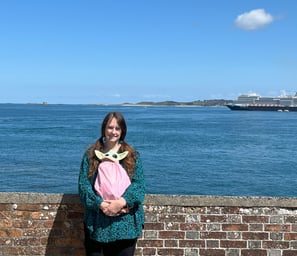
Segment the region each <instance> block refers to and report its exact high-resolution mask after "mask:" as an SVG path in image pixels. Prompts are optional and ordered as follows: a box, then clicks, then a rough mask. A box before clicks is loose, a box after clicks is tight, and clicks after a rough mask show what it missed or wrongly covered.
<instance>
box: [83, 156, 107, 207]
mask: <svg viewBox="0 0 297 256" xmlns="http://www.w3.org/2000/svg"><path fill="white" fill-rule="evenodd" d="M88 172H89V158H88V152H86V153H85V154H84V156H83V159H82V162H81V166H80V173H79V180H78V191H79V196H80V200H81V202H82V204H83V206H84V208H85V209H89V210H94V211H96V212H98V211H99V206H100V204H101V203H102V202H103V199H102V198H101V197H100V196H98V195H97V194H96V193H95V191H94V189H93V184H92V183H93V179H94V178H89V177H88Z"/></svg>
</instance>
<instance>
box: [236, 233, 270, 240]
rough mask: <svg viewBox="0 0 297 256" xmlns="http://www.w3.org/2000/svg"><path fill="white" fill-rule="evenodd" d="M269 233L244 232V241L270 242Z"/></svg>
mask: <svg viewBox="0 0 297 256" xmlns="http://www.w3.org/2000/svg"><path fill="white" fill-rule="evenodd" d="M268 237H269V233H264V232H242V239H243V240H268Z"/></svg>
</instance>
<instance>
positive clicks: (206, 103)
mask: <svg viewBox="0 0 297 256" xmlns="http://www.w3.org/2000/svg"><path fill="white" fill-rule="evenodd" d="M231 103H233V100H224V99H213V100H195V101H189V102H179V101H159V102H154V101H141V102H138V103H129V102H126V103H119V104H113V103H110V104H103V103H102V104H101V103H89V104H88V103H84V104H81V103H77V104H74V103H73V104H71V103H52V104H51V103H49V102H46V101H44V102H41V103H37V102H36V103H29V102H28V103H0V104H29V105H43V106H48V105H91V106H127V107H129V106H131V107H133V106H135V107H137V106H140V107H141V106H142V107H145V106H164V107H165V106H179V107H217V106H225V105H226V104H231Z"/></svg>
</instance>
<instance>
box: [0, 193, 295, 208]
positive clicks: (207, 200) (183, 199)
mask: <svg viewBox="0 0 297 256" xmlns="http://www.w3.org/2000/svg"><path fill="white" fill-rule="evenodd" d="M0 203H12V204H22V203H24V204H25V203H27V204H60V203H65V204H79V203H80V199H79V196H78V195H77V194H51V193H48V194H45V193H25V192H0ZM145 204H146V205H154V206H168V205H172V206H189V207H191V206H193V207H197V206H198V207H199V206H201V207H203V206H217V207H219V206H237V207H284V208H297V198H296V197H255V196H204V195H164V194H162V195H160V194H147V195H146V196H145Z"/></svg>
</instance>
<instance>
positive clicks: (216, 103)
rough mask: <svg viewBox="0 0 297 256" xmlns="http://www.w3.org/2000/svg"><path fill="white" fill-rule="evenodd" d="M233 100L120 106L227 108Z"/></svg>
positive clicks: (143, 103) (164, 102) (148, 102)
mask: <svg viewBox="0 0 297 256" xmlns="http://www.w3.org/2000/svg"><path fill="white" fill-rule="evenodd" d="M232 102H233V100H224V99H213V100H195V101H189V102H179V101H160V102H153V101H142V102H138V103H123V104H120V105H124V106H193V107H195V106H199V107H215V106H225V105H226V104H230V103H232Z"/></svg>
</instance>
